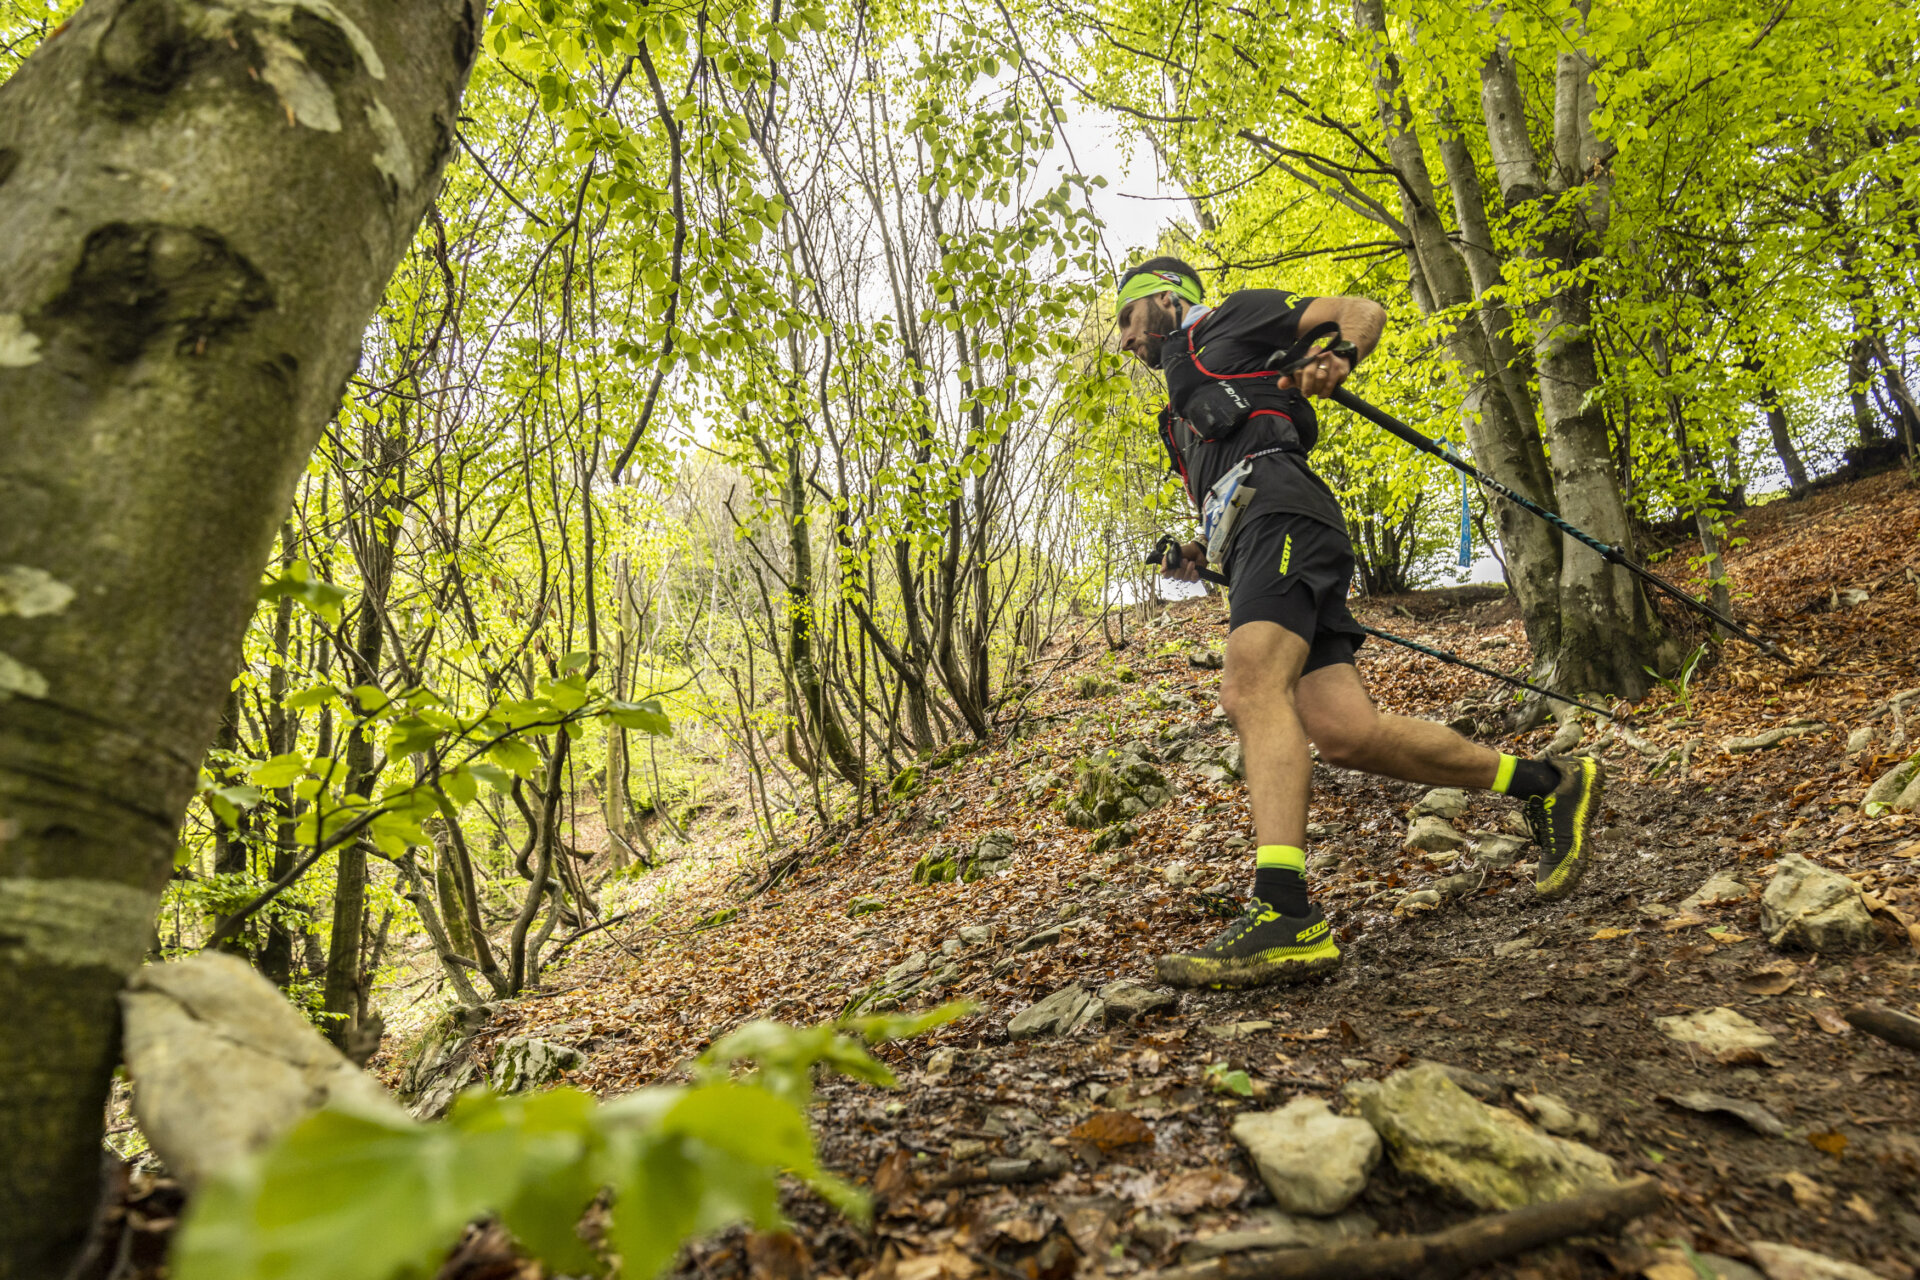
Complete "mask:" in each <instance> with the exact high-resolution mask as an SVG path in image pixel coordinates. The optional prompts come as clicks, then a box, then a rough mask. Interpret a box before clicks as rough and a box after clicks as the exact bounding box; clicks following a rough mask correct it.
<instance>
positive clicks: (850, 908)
mask: <svg viewBox="0 0 1920 1280" xmlns="http://www.w3.org/2000/svg"><path fill="white" fill-rule="evenodd" d="M886 909H887V904H886V903H884V902H882V901H881V900H880V899H878V898H869V897H865V896H862V895H855V896H854V897H851V898H849V899H847V914H848V915H850V916H870V915H873V914H875V913H876V912H881V911H885V910H886Z"/></svg>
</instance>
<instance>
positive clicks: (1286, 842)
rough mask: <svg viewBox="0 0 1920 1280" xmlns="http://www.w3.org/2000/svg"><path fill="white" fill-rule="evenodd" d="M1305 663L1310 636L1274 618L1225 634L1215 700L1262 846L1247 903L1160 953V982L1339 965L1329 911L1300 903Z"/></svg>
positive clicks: (1293, 976) (1220, 980) (1221, 983)
mask: <svg viewBox="0 0 1920 1280" xmlns="http://www.w3.org/2000/svg"><path fill="white" fill-rule="evenodd" d="M1306 661H1307V642H1306V641H1305V640H1303V639H1301V638H1300V637H1299V636H1297V635H1295V634H1294V633H1293V632H1291V631H1288V630H1287V629H1286V628H1284V627H1282V626H1280V625H1279V624H1277V623H1273V622H1265V621H1261V622H1247V623H1243V624H1241V625H1240V626H1238V627H1235V628H1234V629H1233V630H1232V632H1230V633H1229V634H1228V636H1227V660H1226V671H1225V675H1224V678H1223V679H1222V680H1221V684H1220V705H1221V706H1222V707H1224V708H1225V709H1226V712H1227V716H1228V718H1229V719H1231V720H1232V721H1233V726H1234V728H1235V730H1236V731H1237V732H1238V733H1239V735H1240V747H1241V750H1242V752H1243V753H1244V757H1245V771H1246V778H1247V794H1248V799H1249V802H1250V803H1251V804H1252V806H1253V823H1254V832H1255V835H1256V838H1257V839H1258V842H1259V845H1260V849H1259V853H1258V856H1257V858H1256V869H1255V872H1254V886H1255V887H1254V895H1253V901H1252V902H1251V903H1249V905H1248V908H1247V913H1246V914H1245V915H1243V916H1241V917H1240V918H1239V919H1238V920H1236V921H1234V923H1233V924H1232V925H1231V926H1229V927H1228V928H1227V929H1226V931H1225V932H1223V933H1222V934H1221V935H1220V936H1219V937H1217V938H1215V939H1214V940H1213V941H1212V942H1209V943H1208V944H1207V945H1206V946H1204V947H1201V948H1199V949H1197V950H1194V951H1185V952H1177V953H1175V954H1173V955H1166V956H1161V957H1160V960H1159V962H1158V964H1157V965H1156V971H1157V972H1158V973H1159V975H1160V978H1161V980H1162V981H1164V982H1171V983H1174V984H1176V985H1178V986H1187V987H1195V986H1211V987H1246V986H1258V985H1261V984H1263V983H1269V982H1297V981H1299V980H1300V979H1302V978H1305V977H1308V976H1310V975H1312V974H1315V973H1322V972H1325V971H1327V970H1329V969H1332V968H1335V967H1337V966H1338V965H1339V963H1340V949H1339V948H1338V947H1337V946H1335V945H1334V942H1333V935H1332V932H1331V930H1330V928H1329V926H1328V924H1327V921H1326V917H1325V916H1323V915H1322V914H1321V913H1320V911H1319V910H1318V909H1317V908H1315V907H1313V906H1312V905H1311V904H1309V903H1308V902H1307V900H1306V881H1305V878H1304V877H1305V872H1306V851H1305V848H1304V846H1305V843H1306V834H1307V801H1308V795H1309V791H1310V789H1311V786H1312V780H1313V761H1312V759H1311V757H1310V756H1309V755H1308V754H1307V735H1306V731H1305V728H1304V727H1303V726H1302V725H1301V723H1300V716H1299V714H1298V712H1297V711H1296V710H1295V707H1294V693H1295V687H1296V686H1297V685H1298V684H1299V681H1300V669H1301V668H1302V667H1303V666H1305V665H1306ZM1267 879H1271V880H1274V881H1276V882H1278V881H1282V880H1284V881H1286V882H1287V884H1288V885H1289V886H1290V887H1291V893H1290V894H1282V893H1277V892H1273V891H1271V890H1268V889H1265V888H1263V887H1262V882H1263V880H1267ZM1287 898H1291V899H1292V901H1291V902H1288V901H1286V899H1287Z"/></svg>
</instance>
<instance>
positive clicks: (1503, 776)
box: [1493, 754, 1520, 795]
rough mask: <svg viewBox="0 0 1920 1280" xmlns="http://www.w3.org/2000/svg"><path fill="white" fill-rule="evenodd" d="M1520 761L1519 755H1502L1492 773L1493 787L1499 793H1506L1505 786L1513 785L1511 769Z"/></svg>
mask: <svg viewBox="0 0 1920 1280" xmlns="http://www.w3.org/2000/svg"><path fill="white" fill-rule="evenodd" d="M1519 763H1520V757H1519V756H1510V755H1504V754H1503V755H1502V756H1501V757H1500V767H1499V768H1498V769H1496V770H1495V771H1494V774H1493V789H1494V790H1495V791H1498V792H1499V793H1500V794H1501V795H1505V794H1507V788H1508V787H1510V786H1512V785H1513V769H1514V766H1515V765H1517V764H1519Z"/></svg>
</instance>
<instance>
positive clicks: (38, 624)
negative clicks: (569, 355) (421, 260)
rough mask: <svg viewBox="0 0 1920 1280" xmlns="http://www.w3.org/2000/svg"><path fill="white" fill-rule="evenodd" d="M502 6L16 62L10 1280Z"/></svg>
mask: <svg viewBox="0 0 1920 1280" xmlns="http://www.w3.org/2000/svg"><path fill="white" fill-rule="evenodd" d="M483 10H484V6H483V4H482V0H411V2H410V3H404V4H397V3H374V2H373V0H334V3H333V4H330V5H326V6H317V5H303V6H292V5H289V6H276V5H249V6H236V5H228V6H218V5H214V4H211V3H206V2H204V0H119V2H114V0H94V3H91V4H88V5H87V6H86V7H85V8H83V9H82V10H81V11H80V12H79V13H78V14H77V15H76V16H75V17H74V19H73V21H72V22H71V23H70V24H69V25H68V26H67V27H66V28H65V29H64V30H62V31H61V32H60V34H58V35H56V36H54V37H53V38H51V39H50V40H48V41H47V42H46V43H45V44H44V45H43V46H42V47H41V48H40V49H39V50H38V51H36V52H35V53H34V54H33V56H32V57H31V58H29V59H28V60H27V62H26V63H25V65H23V66H22V67H21V69H20V71H19V72H18V73H17V74H16V75H15V76H14V77H13V78H12V79H11V80H10V81H8V82H7V83H6V84H5V85H4V86H0V584H4V587H3V588H0V602H5V603H4V604H0V653H3V654H4V655H5V657H4V658H0V693H4V694H10V695H11V696H10V697H9V698H8V700H7V701H6V703H5V709H4V712H3V713H0V832H3V833H4V834H3V835H0V990H4V991H6V992H7V998H8V1009H7V1014H8V1019H9V1024H8V1033H7V1034H6V1035H5V1036H0V1150H3V1151H5V1152H6V1153H7V1154H6V1159H5V1160H4V1161H0V1204H4V1205H5V1206H6V1211H5V1212H4V1213H0V1277H4V1278H5V1280H16V1278H17V1280H28V1278H29V1277H30V1278H32V1280H40V1278H41V1277H45V1276H56V1275H60V1274H62V1273H63V1272H64V1271H65V1270H66V1266H67V1261H68V1259H69V1258H70V1257H71V1256H72V1255H73V1253H74V1252H75V1250H76V1248H77V1246H78V1245H79V1243H80V1241H81V1239H82V1237H83V1235H84V1233H85V1231H86V1229H87V1225H88V1221H89V1218H90V1217H91V1215H92V1211H93V1203H94V1199H95V1190H96V1186H95V1184H96V1178H97V1172H98V1166H99V1153H100V1141H101V1129H102V1115H103V1111H104V1103H105V1101H106V1096H107V1083H108V1077H109V1075H110V1074H111V1072H112V1070H113V1068H114V1065H115V1063H116V1061H117V1060H118V1052H119V1046H118V1027H119V1017H118V1009H117V1007H116V1004H115V995H116V994H117V992H118V991H119V988H120V985H121V982H122V981H123V979H124V978H125V976H126V974H127V973H128V972H129V971H130V970H132V969H133V968H134V967H136V966H137V965H139V964H140V962H141V960H142V959H143V957H144V956H145V955H146V952H147V950H148V947H149V946H150V945H151V942H152V939H153V919H154V910H155V907H156V905H157V903H158V902H159V898H160V891H161V888H162V887H163V886H164V884H165V883H166V879H167V875H168V870H169V868H170V866H171V862H172V853H173V849H174V843H175V832H176V830H177V828H178V826H179V823H180V820H181V817H182V815H183V814H184V812H185V809H186V805H187V801H188V799H189V798H190V797H191V795H192V794H193V787H194V778H195V774H196V770H197V768H198V765H199V762H200V759H201V756H202V755H203V754H204V752H205V751H206V748H207V744H208V743H209V742H210V741H211V740H212V738H213V735H214V729H215V726H216V725H217V723H218V721H219V718H220V708H221V704H222V702H223V700H224V698H225V695H226V691H227V685H228V682H229V681H230V680H231V679H232V676H233V672H234V669H235V667H236V666H237V665H238V663H239V658H240V640H241V635H242V633H243V631H244V630H245V628H246V625H247V621H248V619H249V618H250V617H251V616H252V613H253V609H254V605H255V602H256V600H257V592H258V586H259V578H260V572H261V569H262V567H263V566H264V565H265V564H266V562H267V557H268V554H269V552H270V550H271V548H272V544H273V536H274V530H275V528H276V527H277V526H278V524H279V523H280V520H281V519H282V517H283V516H284V515H285V513H286V510H287V507H288V504H289V501H290V498H291V495H292V491H293V485H294V481H295V479H296V477H297V476H298V475H299V473H300V470H301V466H302V463H303V462H304V461H305V459H306V457H307V454H308V453H309V452H310V451H311V449H312V447H313V444H314V441H315V439H316V438H317V437H318V435H319V432H320V429H321V427H322V426H323V424H324V423H325V422H326V421H327V419H328V418H329V417H330V416H331V415H332V413H333V411H334V409H335V407H336V406H337V405H338V403H339V399H340V393H341V389H342V387H343V385H344V384H345V381H346V378H347V375H348V374H349V373H350V372H351V371H352V369H353V366H354V363H355V360H356V358H357V353H358V349H359V341H360V334H361V331H362V329H363V328H364V326H365V325H366V322H367V319H368V317H369V316H370V315H371V314H372V313H373V310H374V308H375V306H376V305H377V304H378V302H379V299H380V295H381V290H382V288H383V286H384V285H385V283H386V280H387V277H388V276H389V274H390V273H391V272H392V270H393V267H394V264H395V263H396V262H397V261H398V260H399V258H400V256H401V254H402V253H403V252H404V250H405V249H406V246H407V244H408V241H409V239H410V238H411V236H412V234H413V230H414V227H415V225H416V224H417V223H418V221H419V218H420V216H421V213H422V211H423V210H424V209H425V207H426V205H427V203H428V201H429V200H430V198H431V196H432V194H433V192H434V190H435V189H436V187H437V185H438V178H439V173H440V169H441V166H442V165H443V163H444V162H445V160H446V157H447V155H448V152H449V149H450V147H451V145H452V139H453V129H454V120H455V115H456V111H457V108H458V103H459V98H460V94H461V92H462V89H463V87H464V85H465V82H466V77H467V71H468V68H469V66H470V64H471V61H472V57H473V53H474V50H475V48H476V44H477V39H478V32H479V29H480V24H481V19H482V16H483ZM276 85H278V86H280V88H279V89H276V88H275V87H274V86H276ZM283 95H284V100H283Z"/></svg>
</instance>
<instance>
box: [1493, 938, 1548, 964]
mask: <svg viewBox="0 0 1920 1280" xmlns="http://www.w3.org/2000/svg"><path fill="white" fill-rule="evenodd" d="M1539 947H1540V944H1539V943H1537V942H1535V941H1534V940H1533V939H1532V938H1510V939H1508V940H1507V941H1505V942H1496V943H1494V944H1493V954H1494V955H1496V956H1498V957H1499V958H1501V959H1502V960H1504V959H1506V958H1507V957H1509V956H1517V955H1524V954H1525V953H1527V952H1529V951H1537V950H1538V949H1539Z"/></svg>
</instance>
